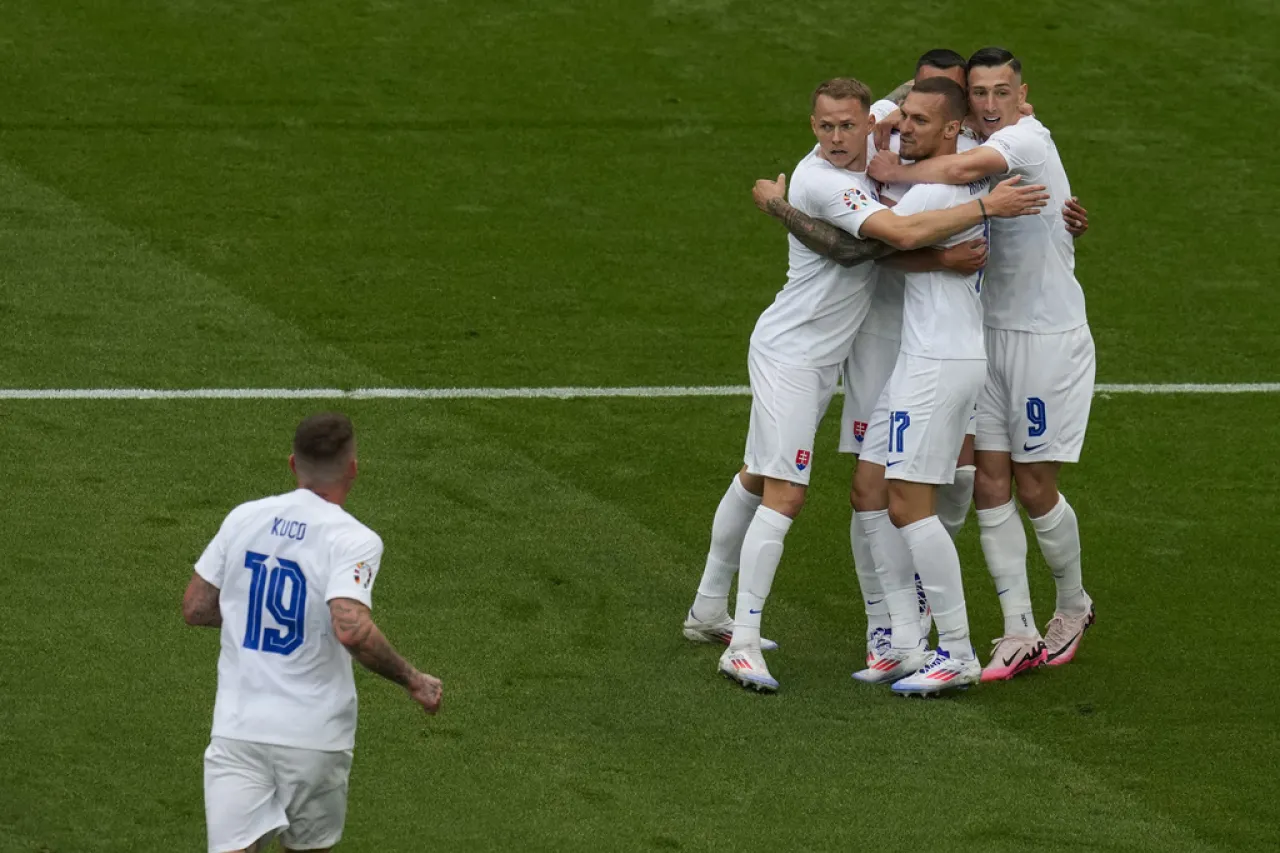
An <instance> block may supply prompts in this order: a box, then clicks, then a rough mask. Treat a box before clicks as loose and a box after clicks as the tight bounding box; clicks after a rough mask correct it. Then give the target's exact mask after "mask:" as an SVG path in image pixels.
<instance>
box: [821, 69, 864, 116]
mask: <svg viewBox="0 0 1280 853" xmlns="http://www.w3.org/2000/svg"><path fill="white" fill-rule="evenodd" d="M823 95H826V96H827V97H828V98H834V99H835V100H837V101H844V100H847V99H849V98H857V99H858V100H859V101H861V102H862V108H863V109H864V110H868V109H871V89H870V87H869V86H867V84H866V83H863V82H862V81H861V80H855V79H853V78H852V77H833V78H832V79H830V80H824V81H823V82H821V83H819V84H818V88H816V89H814V90H813V98H812V99H810V101H809V110H810V111H813V110H814V109H817V106H818V98H820V97H821V96H823Z"/></svg>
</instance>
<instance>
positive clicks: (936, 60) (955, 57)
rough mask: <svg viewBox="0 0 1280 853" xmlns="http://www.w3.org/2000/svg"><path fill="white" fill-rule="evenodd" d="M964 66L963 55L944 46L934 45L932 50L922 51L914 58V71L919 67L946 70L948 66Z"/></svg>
mask: <svg viewBox="0 0 1280 853" xmlns="http://www.w3.org/2000/svg"><path fill="white" fill-rule="evenodd" d="M964 67H965V60H964V57H963V56H961V55H960V54H958V53H956V52H955V51H954V50H947V49H946V48H945V47H935V48H934V49H933V50H930V51H927V52H925V53H922V54H921V55H920V58H919V59H918V60H916V71H919V70H920V69H921V68H937V69H940V70H942V71H946V70H947V69H948V68H964Z"/></svg>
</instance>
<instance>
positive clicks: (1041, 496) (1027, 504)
mask: <svg viewBox="0 0 1280 853" xmlns="http://www.w3.org/2000/svg"><path fill="white" fill-rule="evenodd" d="M1017 482H1018V503H1020V504H1022V506H1023V508H1024V509H1026V511H1027V514H1028V515H1030V516H1031V517H1032V518H1039V517H1040V516H1042V515H1044V514H1045V513H1047V512H1049V510H1051V509H1053V508H1054V506H1055V505H1056V504H1057V503H1058V484H1057V482H1056V481H1055V480H1043V479H1032V478H1029V477H1028V478H1025V479H1020V480H1018V481H1017Z"/></svg>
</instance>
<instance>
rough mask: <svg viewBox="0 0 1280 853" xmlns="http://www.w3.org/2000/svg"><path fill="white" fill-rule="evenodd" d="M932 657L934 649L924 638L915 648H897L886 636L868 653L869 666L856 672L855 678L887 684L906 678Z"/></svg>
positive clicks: (856, 679) (871, 682)
mask: <svg viewBox="0 0 1280 853" xmlns="http://www.w3.org/2000/svg"><path fill="white" fill-rule="evenodd" d="M881 630H884V629H881ZM887 634H888V632H887V631H886V635H887ZM932 658H933V650H932V649H930V648H929V646H928V644H927V643H926V642H925V641H924V640H921V641H920V645H919V646H917V647H916V648H914V649H895V648H894V647H893V646H892V644H891V642H890V640H889V638H888V636H886V637H885V639H884V641H883V642H882V643H881V644H880V645H878V646H877V647H876V648H875V649H874V650H873V651H872V652H868V653H867V668H866V669H862V670H859V671H857V672H855V673H854V674H853V678H854V680H855V681H861V682H862V683H863V684H886V683H888V682H891V681H897V680H899V679H901V678H906V677H907V676H908V675H910V674H911V673H913V672H915V671H916V670H918V669H920V667H922V666H924V665H925V664H927V663H928V662H929V661H930V660H931V659H932Z"/></svg>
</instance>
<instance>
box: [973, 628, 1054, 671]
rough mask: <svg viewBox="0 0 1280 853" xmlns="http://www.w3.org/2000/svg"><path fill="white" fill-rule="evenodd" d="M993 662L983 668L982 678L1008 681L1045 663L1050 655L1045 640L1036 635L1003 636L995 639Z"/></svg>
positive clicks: (992, 654) (992, 652)
mask: <svg viewBox="0 0 1280 853" xmlns="http://www.w3.org/2000/svg"><path fill="white" fill-rule="evenodd" d="M992 645H994V646H995V648H994V649H993V650H992V651H991V663H989V664H987V665H986V666H985V667H983V669H982V680H983V682H987V681H1008V680H1009V679H1010V678H1013V677H1014V676H1015V675H1017V674H1018V673H1020V672H1026V671H1028V670H1031V669H1035V668H1036V667H1038V666H1043V665H1044V659H1045V657H1046V656H1047V655H1048V652H1047V651H1046V649H1045V644H1044V640H1042V639H1040V635H1039V634H1037V635H1035V636H1034V637H1001V638H1000V639H998V640H993V641H992Z"/></svg>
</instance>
